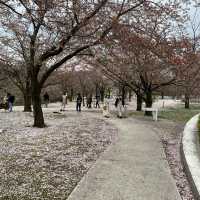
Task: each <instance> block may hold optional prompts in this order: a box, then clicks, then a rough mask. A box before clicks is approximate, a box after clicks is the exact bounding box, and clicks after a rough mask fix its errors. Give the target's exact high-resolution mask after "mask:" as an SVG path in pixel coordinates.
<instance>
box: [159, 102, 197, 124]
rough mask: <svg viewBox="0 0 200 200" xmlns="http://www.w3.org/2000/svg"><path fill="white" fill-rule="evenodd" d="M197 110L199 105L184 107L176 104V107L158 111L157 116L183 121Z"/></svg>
mask: <svg viewBox="0 0 200 200" xmlns="http://www.w3.org/2000/svg"><path fill="white" fill-rule="evenodd" d="M199 112H200V106H199V105H191V107H190V109H185V108H184V107H182V106H178V107H176V108H167V109H166V110H164V111H160V112H159V115H158V117H159V118H163V119H168V120H172V121H176V122H184V123H185V122H187V121H188V120H189V119H191V118H192V117H193V116H194V115H196V114H198V113H199Z"/></svg>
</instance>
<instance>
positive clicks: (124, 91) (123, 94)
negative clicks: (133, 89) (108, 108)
mask: <svg viewBox="0 0 200 200" xmlns="http://www.w3.org/2000/svg"><path fill="white" fill-rule="evenodd" d="M125 88H126V86H124V85H123V86H122V105H123V106H124V105H125V98H126V90H125Z"/></svg>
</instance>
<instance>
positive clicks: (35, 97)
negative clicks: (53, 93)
mask: <svg viewBox="0 0 200 200" xmlns="http://www.w3.org/2000/svg"><path fill="white" fill-rule="evenodd" d="M40 93H41V87H40V86H39V84H38V81H37V78H35V77H34V78H32V102H33V116H34V124H33V126H34V127H38V128H43V127H45V124H44V117H43V112H42V106H41V98H40Z"/></svg>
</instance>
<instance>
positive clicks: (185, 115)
mask: <svg viewBox="0 0 200 200" xmlns="http://www.w3.org/2000/svg"><path fill="white" fill-rule="evenodd" d="M198 113H200V104H191V105H190V109H185V108H184V105H178V106H177V107H165V110H159V111H158V119H159V118H160V119H167V120H171V121H175V122H183V123H185V122H187V121H188V120H189V119H191V118H192V117H193V116H194V115H196V114H198ZM129 116H144V112H143V111H141V112H139V111H133V112H130V113H129ZM199 123H200V122H199ZM199 126H200V125H199ZM199 128H200V127H199ZM199 130H200V129H199Z"/></svg>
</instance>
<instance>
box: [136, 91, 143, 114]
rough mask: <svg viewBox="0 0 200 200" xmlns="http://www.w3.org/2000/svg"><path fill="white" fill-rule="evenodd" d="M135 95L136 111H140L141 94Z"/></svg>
mask: <svg viewBox="0 0 200 200" xmlns="http://www.w3.org/2000/svg"><path fill="white" fill-rule="evenodd" d="M136 97H137V108H136V111H142V96H141V95H140V94H136Z"/></svg>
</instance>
